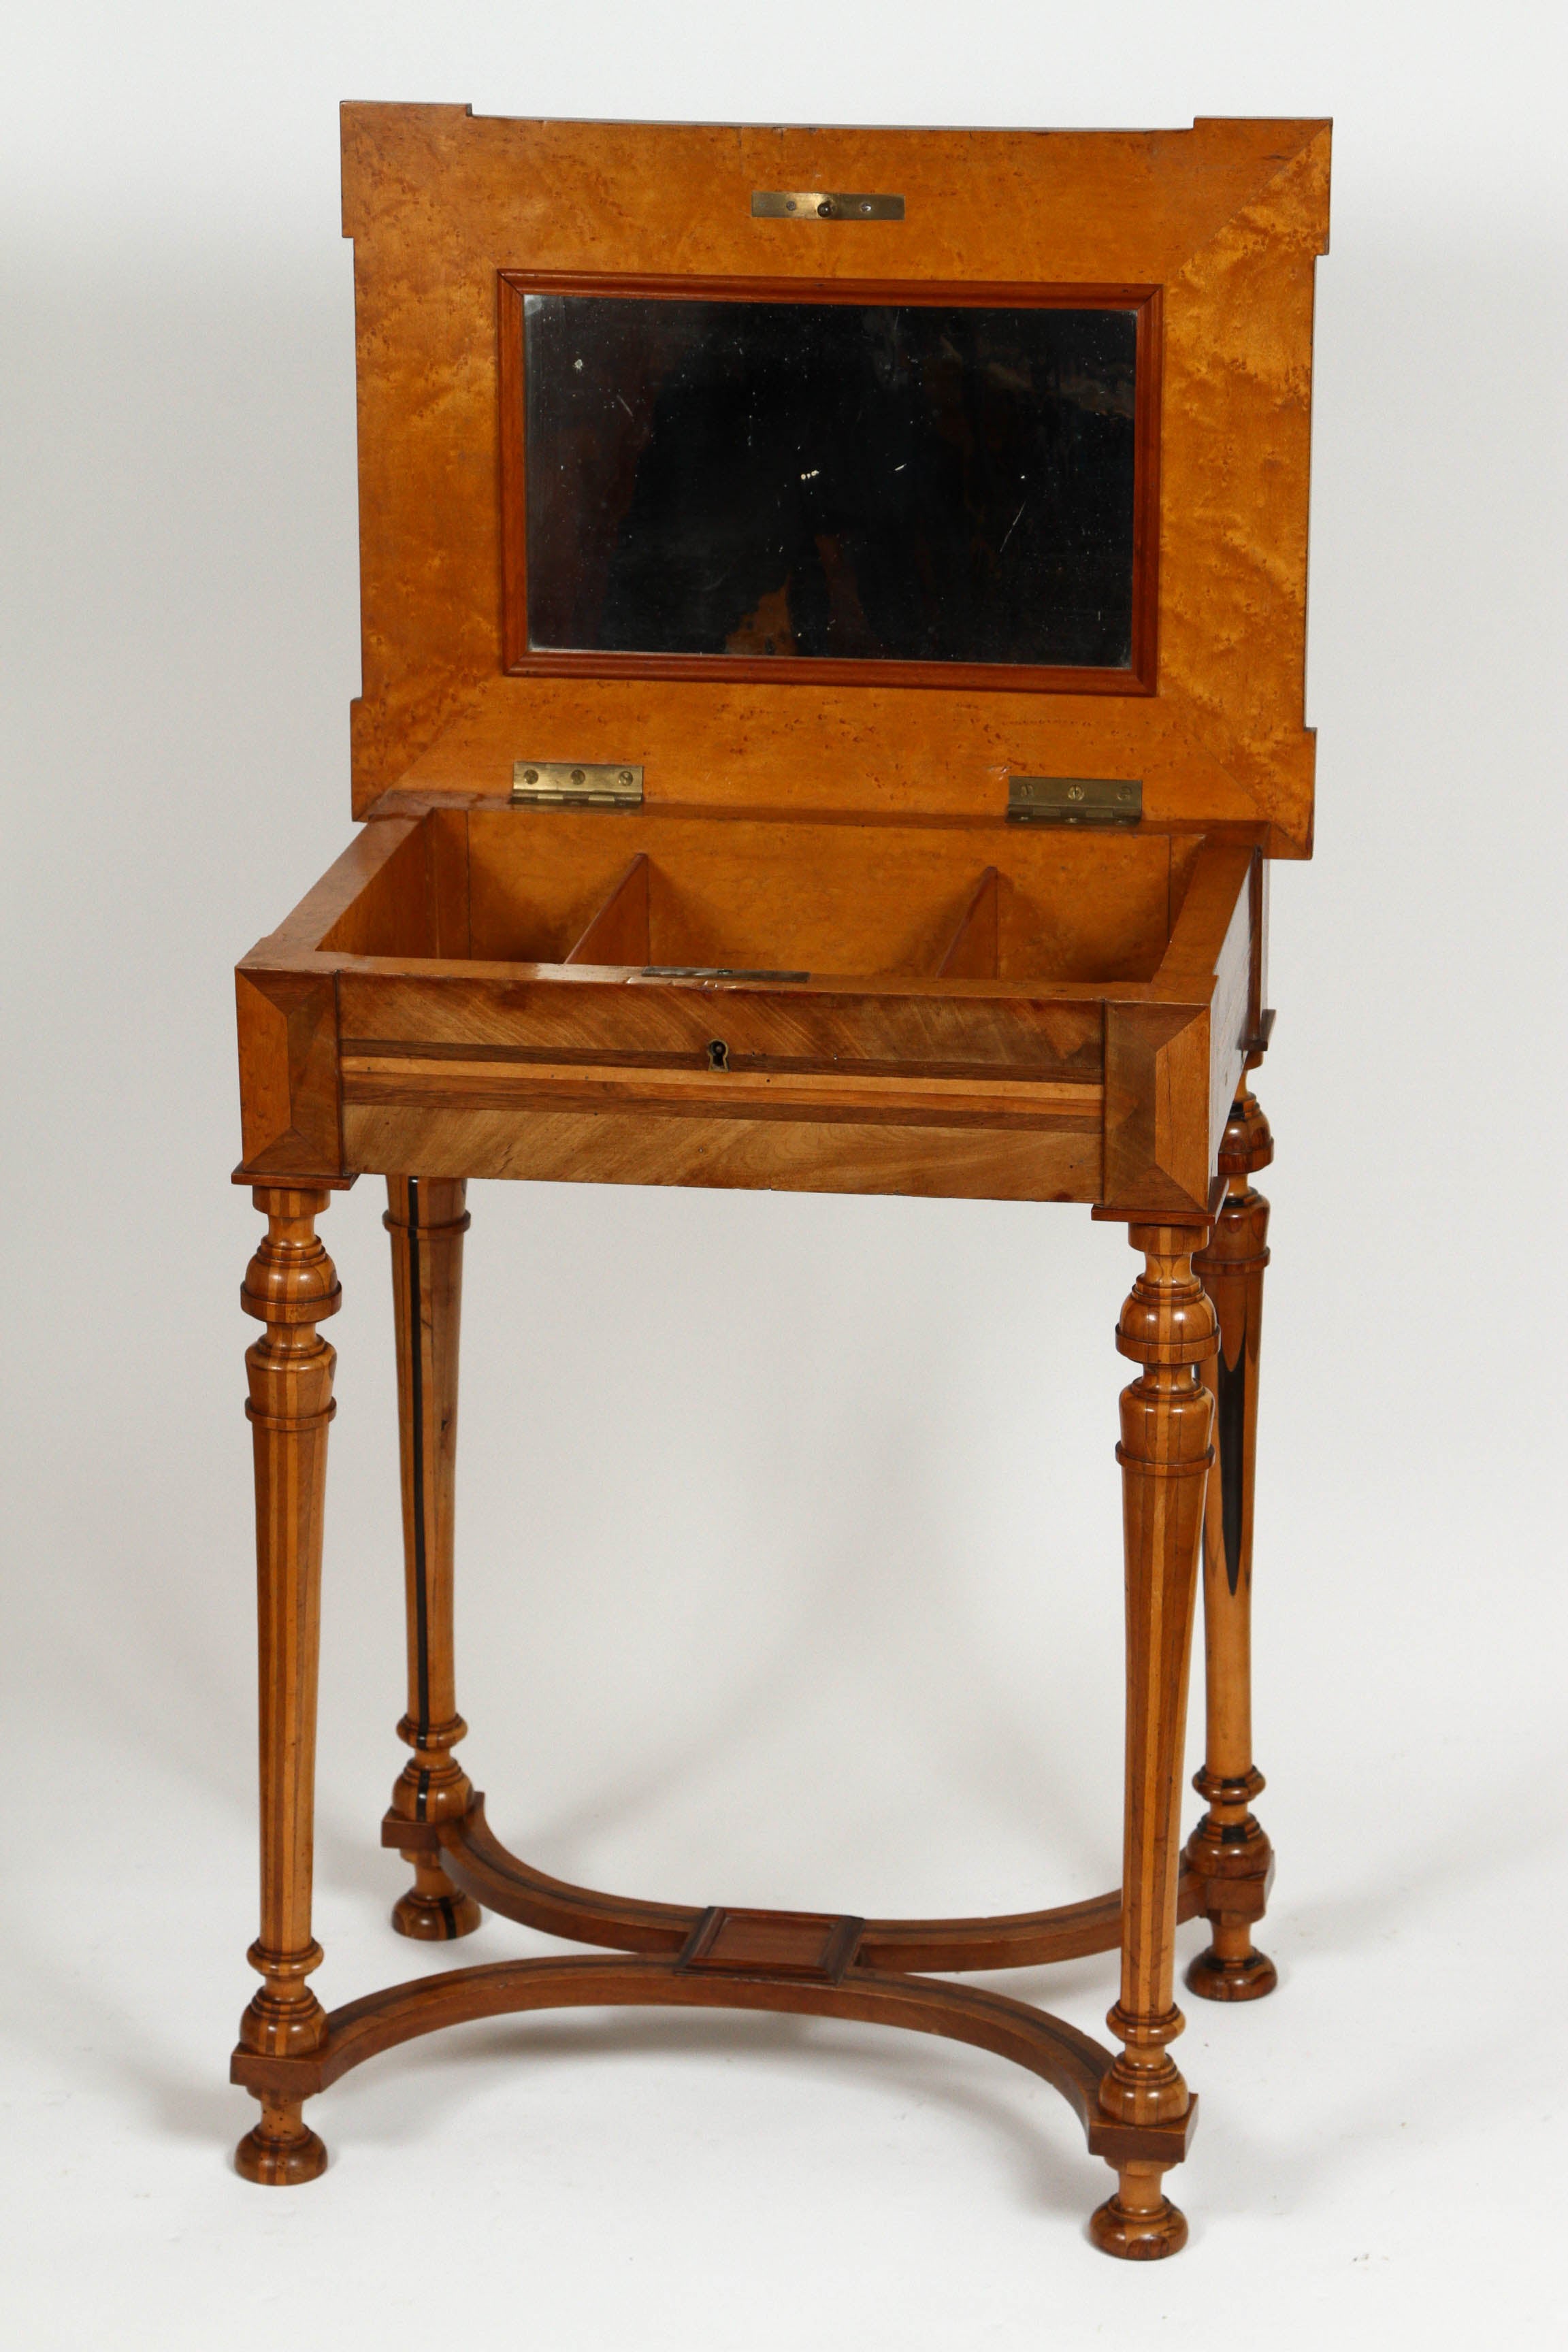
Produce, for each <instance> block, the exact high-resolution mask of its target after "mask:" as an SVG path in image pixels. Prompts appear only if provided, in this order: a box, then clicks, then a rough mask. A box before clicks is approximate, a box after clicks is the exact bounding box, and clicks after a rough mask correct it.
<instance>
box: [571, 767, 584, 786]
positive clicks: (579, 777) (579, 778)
mask: <svg viewBox="0 0 1568 2352" xmlns="http://www.w3.org/2000/svg"><path fill="white" fill-rule="evenodd" d="M572 782H574V784H580V783H581V782H583V771H582V769H581V768H574V769H573V771H572Z"/></svg>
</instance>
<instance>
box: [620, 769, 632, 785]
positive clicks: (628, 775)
mask: <svg viewBox="0 0 1568 2352" xmlns="http://www.w3.org/2000/svg"><path fill="white" fill-rule="evenodd" d="M621 782H622V783H623V784H629V783H630V782H632V772H631V770H630V769H629V768H623V769H622V770H621Z"/></svg>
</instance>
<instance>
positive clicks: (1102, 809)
mask: <svg viewBox="0 0 1568 2352" xmlns="http://www.w3.org/2000/svg"><path fill="white" fill-rule="evenodd" d="M1142 815H1143V786H1142V781H1141V780H1140V779H1137V778H1127V777H1121V776H1009V777H1008V779H1007V822H1008V824H1139V823H1140V822H1141V821H1142Z"/></svg>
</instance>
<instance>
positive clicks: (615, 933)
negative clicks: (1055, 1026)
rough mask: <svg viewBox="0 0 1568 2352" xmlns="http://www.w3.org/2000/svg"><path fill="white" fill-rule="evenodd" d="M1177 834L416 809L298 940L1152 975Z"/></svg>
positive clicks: (1010, 972)
mask: <svg viewBox="0 0 1568 2352" xmlns="http://www.w3.org/2000/svg"><path fill="white" fill-rule="evenodd" d="M1199 845H1200V837H1199V836H1197V835H1169V834H1161V833H1154V832H1150V831H1144V830H1143V829H1142V828H1140V829H1138V830H1136V831H1131V830H1130V831H1127V832H1121V831H1114V832H1113V831H1110V830H1107V831H1088V830H1086V831H1081V832H1080V831H1076V830H1071V829H1061V830H1058V829H1056V828H1054V827H1044V826H1031V825H1013V824H1004V823H1000V822H994V821H986V822H982V823H974V822H972V821H965V820H951V821H947V822H942V821H940V820H937V821H933V820H931V819H926V820H923V821H921V822H917V823H910V824H902V823H898V822H893V823H887V822H881V821H875V820H868V819H866V818H863V817H845V818H842V819H833V818H826V819H825V818H811V819H802V818H799V817H795V816H779V815H767V814H754V813H747V814H731V813H730V812H727V811H710V810H706V809H704V810H687V811H680V810H672V809H659V808H653V809H649V808H643V809H640V810H636V811H622V810H598V809H551V808H512V807H500V808H488V809H468V810H462V809H456V810H437V811H434V812H432V813H431V814H428V815H426V818H425V819H424V822H423V823H422V824H421V825H420V827H419V828H418V830H417V831H416V833H414V834H413V835H410V836H409V837H408V838H407V839H406V840H405V842H404V844H403V845H402V846H401V847H400V848H399V850H398V851H397V852H396V853H395V856H392V857H390V858H389V859H387V860H386V862H385V863H384V865H383V866H381V868H380V869H379V871H378V872H377V873H376V875H375V876H374V877H373V879H372V880H371V882H370V883H369V884H368V885H367V886H366V887H365V888H364V889H363V890H362V891H361V892H360V894H359V896H358V897H357V898H355V899H354V900H353V903H352V905H350V906H349V907H348V908H346V909H344V910H343V912H342V914H341V915H340V916H339V917H338V919H336V920H335V921H334V923H333V924H332V927H331V929H330V930H329V931H328V932H327V933H326V934H325V936H324V937H323V938H322V939H321V940H320V941H319V942H318V944H319V945H320V947H321V949H323V950H339V951H342V952H347V953H351V954H359V955H374V956H391V957H404V958H410V957H430V956H435V957H441V958H447V959H453V960H457V961H464V960H473V961H484V962H506V963H529V964H558V965H564V964H584V963H591V964H602V965H615V966H622V967H629V968H632V969H638V968H647V967H649V966H652V967H656V968H660V969H664V970H669V971H742V972H768V973H774V974H779V975H787V976H788V977H791V978H795V979H799V978H803V977H810V978H814V979H819V978H822V977H825V976H827V975H833V976H836V977H837V976H842V977H845V978H873V977H875V978H884V979H885V978H909V979H925V980H934V979H942V978H946V979H951V980H987V979H997V980H1003V981H1019V980H1024V981H1034V980H1040V981H1047V980H1050V981H1082V982H1102V981H1105V982H1109V981H1129V980H1131V981H1137V980H1146V979H1149V978H1151V977H1152V974H1153V972H1154V971H1155V968H1156V966H1157V965H1158V963H1159V961H1160V959H1161V957H1162V955H1163V952H1164V950H1165V946H1166V943H1167V941H1168V940H1169V938H1170V934H1171V927H1172V923H1173V919H1174V917H1175V914H1176V911H1177V909H1178V908H1179V906H1180V903H1181V898H1182V892H1183V889H1184V885H1185V880H1186V877H1187V874H1188V872H1189V870H1190V867H1191V864H1192V860H1193V857H1194V856H1195V854H1196V851H1197V849H1198V847H1199Z"/></svg>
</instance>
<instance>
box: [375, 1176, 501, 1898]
mask: <svg viewBox="0 0 1568 2352" xmlns="http://www.w3.org/2000/svg"><path fill="white" fill-rule="evenodd" d="M386 1190H387V1199H388V1207H387V1212H386V1218H385V1223H386V1228H387V1231H388V1232H389V1233H390V1234H391V1235H392V1288H393V1298H394V1301H395V1312H396V1326H397V1415H398V1427H399V1433H400V1439H401V1445H402V1455H403V1555H404V1571H405V1591H406V1595H407V1616H408V1712H407V1714H406V1715H405V1717H404V1718H403V1720H402V1722H401V1723H400V1724H399V1725H398V1727H397V1730H398V1737H399V1738H402V1739H405V1740H406V1741H407V1743H408V1745H409V1747H410V1748H413V1750H414V1753H413V1756H412V1757H411V1758H410V1759H409V1761H408V1763H407V1764H406V1765H405V1767H404V1769H403V1772H402V1774H401V1776H400V1777H399V1779H398V1780H397V1783H396V1785H395V1788H394V1790H393V1791H392V1807H391V1811H389V1813H388V1814H387V1824H388V1829H389V1831H395V1825H396V1824H397V1823H398V1822H439V1821H442V1820H445V1819H447V1818H448V1817H450V1816H451V1815H454V1814H458V1815H460V1814H463V1813H466V1812H467V1811H468V1803H469V1800H470V1799H471V1797H472V1795H473V1788H472V1784H471V1783H470V1781H469V1780H468V1774H467V1773H466V1772H465V1771H464V1770H463V1769H462V1767H461V1765H460V1764H459V1763H458V1760H457V1759H456V1758H455V1757H454V1756H453V1754H452V1750H453V1748H455V1747H456V1746H457V1744H458V1740H459V1739H461V1738H464V1737H465V1736H466V1734H467V1732H468V1725H467V1724H466V1723H465V1722H464V1721H463V1719H462V1717H461V1716H460V1715H459V1714H458V1698H457V1683H456V1676H455V1672H454V1667H453V1656H452V1561H453V1509H454V1505H455V1501H456V1476H457V1463H458V1325H459V1320H460V1317H461V1310H462V1298H463V1235H464V1234H466V1233H467V1231H468V1212H467V1211H466V1209H465V1208H464V1205H463V1202H464V1195H465V1193H466V1192H467V1190H468V1187H467V1186H466V1185H465V1184H463V1183H461V1182H448V1181H444V1180H437V1179H436V1178H433V1177H417V1176H389V1177H388V1178H387V1180H386ZM402 1852H403V1858H404V1860H405V1862H407V1863H410V1864H412V1865H413V1869H414V1884H413V1885H412V1886H411V1887H410V1888H409V1890H408V1892H407V1893H406V1894H405V1895H402V1896H400V1898H399V1900H398V1902H397V1903H396V1905H395V1907H394V1910H393V1914H392V1924H393V1926H394V1927H395V1928H396V1929H397V1931H398V1933H399V1935H402V1936H417V1937H422V1938H425V1939H426V1940H430V1941H439V1940H443V1939H445V1938H447V1937H453V1936H467V1935H469V1934H471V1933H472V1931H473V1929H474V1928H476V1927H478V1926H479V1921H480V1919H481V1918H482V1916H483V1914H482V1913H481V1911H480V1909H479V1905H478V1904H477V1903H476V1902H475V1901H474V1899H473V1896H472V1895H464V1894H460V1893H459V1892H458V1888H457V1887H456V1886H454V1885H453V1884H452V1881H451V1880H450V1879H449V1878H448V1877H447V1873H446V1872H445V1870H444V1869H443V1868H442V1867H441V1864H440V1861H439V1859H438V1857H437V1854H435V1853H432V1852H430V1851H428V1850H427V1849H426V1850H424V1851H420V1850H418V1849H416V1848H414V1847H406V1848H404V1849H402Z"/></svg>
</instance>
